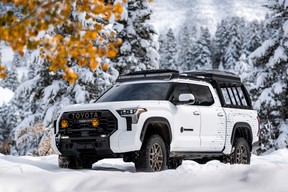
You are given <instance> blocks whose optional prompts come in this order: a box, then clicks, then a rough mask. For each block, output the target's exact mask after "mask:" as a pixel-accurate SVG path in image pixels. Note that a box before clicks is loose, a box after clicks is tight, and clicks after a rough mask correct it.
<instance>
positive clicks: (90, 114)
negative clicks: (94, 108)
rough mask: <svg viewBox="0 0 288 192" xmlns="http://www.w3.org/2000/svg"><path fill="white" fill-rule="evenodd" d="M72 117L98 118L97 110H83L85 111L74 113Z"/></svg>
mask: <svg viewBox="0 0 288 192" xmlns="http://www.w3.org/2000/svg"><path fill="white" fill-rule="evenodd" d="M70 117H71V118H72V119H93V118H98V115H97V112H83V113H72V114H71V116H70Z"/></svg>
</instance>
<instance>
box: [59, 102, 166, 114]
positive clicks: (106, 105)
mask: <svg viewBox="0 0 288 192" xmlns="http://www.w3.org/2000/svg"><path fill="white" fill-rule="evenodd" d="M163 103H167V104H168V103H170V102H169V101H121V102H101V103H89V104H75V105H68V106H66V107H65V108H64V109H63V110H62V112H69V111H87V110H114V111H115V110H118V109H126V108H136V107H138V108H141V107H143V108H153V107H157V106H158V105H160V104H163Z"/></svg>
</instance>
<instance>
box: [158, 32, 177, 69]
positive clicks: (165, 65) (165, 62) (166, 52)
mask: <svg viewBox="0 0 288 192" xmlns="http://www.w3.org/2000/svg"><path fill="white" fill-rule="evenodd" d="M163 44H164V45H162V50H161V51H162V52H161V53H160V55H161V59H160V68H162V69H174V70H178V66H177V63H176V56H177V42H176V38H175V36H174V33H173V31H172V29H171V28H170V29H169V30H168V32H167V34H166V38H165V41H164V42H163Z"/></svg>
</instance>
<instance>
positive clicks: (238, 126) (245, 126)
mask: <svg viewBox="0 0 288 192" xmlns="http://www.w3.org/2000/svg"><path fill="white" fill-rule="evenodd" d="M241 129H242V130H241ZM243 129H244V130H245V132H246V130H247V132H246V133H248V135H247V136H248V140H247V142H248V143H249V145H252V141H253V134H252V129H251V126H250V125H249V124H248V123H246V122H238V123H235V125H234V127H233V131H232V135H231V141H230V142H231V145H232V146H233V144H234V140H235V136H236V135H235V134H236V132H237V130H239V131H240V132H242V133H243ZM245 132H244V133H243V134H244V135H245ZM245 139H247V138H245Z"/></svg>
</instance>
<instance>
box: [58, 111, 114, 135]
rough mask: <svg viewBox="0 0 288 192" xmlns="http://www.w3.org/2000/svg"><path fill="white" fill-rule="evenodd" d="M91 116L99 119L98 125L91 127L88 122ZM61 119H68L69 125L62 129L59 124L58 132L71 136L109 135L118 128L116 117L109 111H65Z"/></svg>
mask: <svg viewBox="0 0 288 192" xmlns="http://www.w3.org/2000/svg"><path fill="white" fill-rule="evenodd" d="M75 114H76V115H75ZM80 114H81V115H82V116H81V115H80ZM85 114H86V116H85ZM76 117H77V118H76ZM92 118H97V119H98V120H99V121H100V124H99V126H98V127H96V128H95V127H92V125H91V122H89V121H90V120H91V119H92ZM62 119H66V120H68V122H69V127H68V128H66V129H62V128H61V125H60V129H59V132H60V134H61V135H65V136H69V137H72V138H73V137H97V136H100V135H106V136H110V135H111V134H112V133H114V132H115V131H116V130H117V129H118V127H117V125H118V123H117V118H116V117H115V116H114V115H113V114H112V113H111V112H110V111H78V112H65V113H64V114H63V115H62V117H61V120H62Z"/></svg>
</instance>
